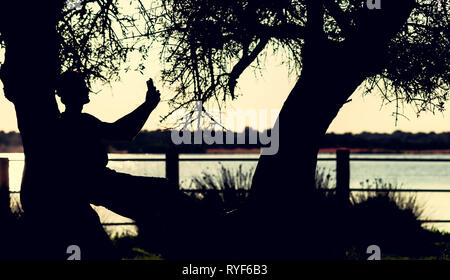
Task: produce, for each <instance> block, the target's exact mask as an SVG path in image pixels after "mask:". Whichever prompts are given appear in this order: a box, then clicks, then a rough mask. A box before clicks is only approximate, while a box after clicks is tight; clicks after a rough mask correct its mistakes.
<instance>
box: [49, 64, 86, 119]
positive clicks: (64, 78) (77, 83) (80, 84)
mask: <svg viewBox="0 0 450 280" xmlns="http://www.w3.org/2000/svg"><path fill="white" fill-rule="evenodd" d="M89 92H90V90H89V88H88V86H87V85H86V81H85V80H84V77H83V75H82V74H81V73H79V72H73V71H66V72H64V73H62V74H61V75H60V76H59V79H58V83H57V86H56V94H57V95H58V96H59V97H61V102H62V103H63V104H64V105H66V110H67V109H68V108H71V109H77V108H79V109H80V110H81V109H82V108H83V105H84V104H87V103H89V101H90V100H89Z"/></svg>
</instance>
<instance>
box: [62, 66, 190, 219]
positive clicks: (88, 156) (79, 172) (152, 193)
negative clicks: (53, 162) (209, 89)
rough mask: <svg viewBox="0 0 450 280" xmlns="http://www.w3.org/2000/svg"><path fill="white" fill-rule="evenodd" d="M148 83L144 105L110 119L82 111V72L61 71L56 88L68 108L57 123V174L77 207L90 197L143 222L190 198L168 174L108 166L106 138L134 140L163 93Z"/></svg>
mask: <svg viewBox="0 0 450 280" xmlns="http://www.w3.org/2000/svg"><path fill="white" fill-rule="evenodd" d="M147 87H148V90H147V95H146V99H145V101H144V102H143V103H142V105H140V106H139V107H138V108H136V109H135V110H134V111H133V112H131V113H129V114H128V115H126V116H124V117H122V118H121V119H119V120H117V121H116V122H114V123H106V122H102V121H100V120H99V119H97V118H96V117H94V116H92V115H90V114H87V113H83V112H82V110H83V106H84V105H85V104H87V103H89V101H90V100H89V92H90V90H89V88H88V86H87V85H86V82H85V80H84V79H83V76H82V74H80V73H77V72H65V73H63V74H62V75H61V76H60V79H59V82H58V85H57V89H56V93H57V95H58V96H60V97H61V102H62V103H63V104H64V105H65V107H66V108H65V111H64V112H63V113H62V114H61V116H60V123H59V127H60V128H59V130H60V139H59V143H58V144H57V145H58V147H59V149H60V151H61V152H60V153H61V165H62V166H61V168H60V170H59V171H58V172H59V175H58V176H59V177H60V178H61V180H62V181H64V184H63V185H64V195H63V196H64V198H65V199H66V200H67V201H68V202H69V204H73V205H74V208H73V209H79V206H81V205H89V203H92V204H95V205H101V206H104V207H106V208H108V209H109V210H112V211H114V212H115V213H117V214H119V215H122V216H125V217H129V218H131V219H133V220H135V221H137V222H139V221H142V220H145V219H149V217H150V219H151V217H154V215H155V214H159V213H172V214H173V213H174V212H176V211H178V210H179V209H180V208H183V207H184V206H187V204H186V203H188V204H189V203H191V201H189V202H188V198H187V197H185V196H184V195H183V194H181V193H180V192H179V191H178V186H177V185H175V184H171V183H169V181H168V180H167V179H165V178H155V177H141V176H132V175H129V174H125V173H120V172H116V171H114V170H112V169H109V168H107V167H106V165H107V163H108V155H107V148H106V146H105V144H104V141H105V140H128V141H131V140H132V139H133V138H134V137H135V136H136V135H137V134H138V133H139V131H140V130H141V129H142V127H143V125H144V124H145V122H146V120H147V119H148V117H149V115H150V114H151V112H152V111H153V110H154V109H155V108H156V106H157V105H158V103H159V101H160V93H159V91H158V90H157V89H156V88H155V86H154V85H153V82H152V80H151V79H150V80H148V81H147ZM188 207H189V206H188ZM172 214H170V215H172Z"/></svg>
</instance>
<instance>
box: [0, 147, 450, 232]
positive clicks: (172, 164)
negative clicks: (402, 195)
mask: <svg viewBox="0 0 450 280" xmlns="http://www.w3.org/2000/svg"><path fill="white" fill-rule="evenodd" d="M317 160H318V161H335V162H336V188H333V189H325V190H324V191H335V192H336V195H337V197H338V199H340V200H341V203H343V204H348V203H350V193H351V192H416V193H418V192H426V193H450V189H414V188H408V189H366V188H350V161H368V162H450V159H434V158H423V159H411V158H350V152H349V150H347V149H339V150H337V153H336V158H318V159H317ZM13 161H18V160H13ZM20 161H22V160H20ZM109 161H111V162H117V161H122V162H124V161H141V162H165V170H166V178H167V179H168V180H170V181H172V182H175V183H179V163H180V162H181V161H190V162H193V161H203V162H207V161H210V162H220V161H234V162H236V161H244V162H247V161H253V162H256V161H258V158H227V157H210V158H209V157H208V158H203V157H197V158H196V157H188V158H180V157H179V154H178V153H176V152H168V153H166V154H165V158H114V159H109ZM4 188H7V189H8V190H9V160H8V159H7V158H6V159H5V158H0V190H2V189H4ZM182 191H184V192H203V191H201V190H189V189H183V190H182ZM10 193H13V194H14V193H15V194H17V193H20V191H10ZM420 222H421V223H450V220H420ZM103 225H104V226H120V225H134V223H103Z"/></svg>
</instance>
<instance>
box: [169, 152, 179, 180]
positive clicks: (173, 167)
mask: <svg viewBox="0 0 450 280" xmlns="http://www.w3.org/2000/svg"><path fill="white" fill-rule="evenodd" d="M179 169H180V167H179V161H178V152H177V151H173V150H171V151H168V152H166V178H167V179H168V180H169V181H170V182H172V183H174V184H177V185H178V184H179V182H180V180H179V179H180V172H179Z"/></svg>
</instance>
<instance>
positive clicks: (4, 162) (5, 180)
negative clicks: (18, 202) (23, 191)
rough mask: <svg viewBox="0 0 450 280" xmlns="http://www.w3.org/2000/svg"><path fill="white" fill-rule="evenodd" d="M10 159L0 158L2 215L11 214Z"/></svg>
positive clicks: (0, 203)
mask: <svg viewBox="0 0 450 280" xmlns="http://www.w3.org/2000/svg"><path fill="white" fill-rule="evenodd" d="M9 211H11V209H10V198H9V159H7V158H0V212H1V213H0V215H3V214H9V213H10V212H9Z"/></svg>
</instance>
